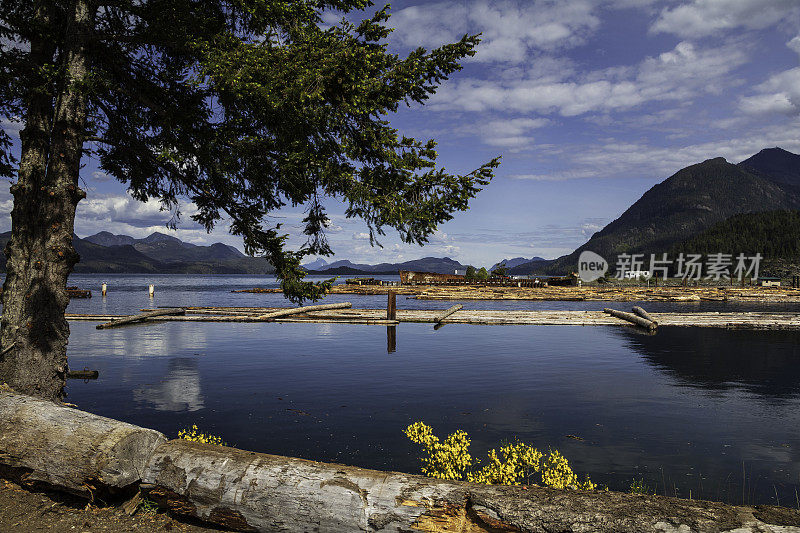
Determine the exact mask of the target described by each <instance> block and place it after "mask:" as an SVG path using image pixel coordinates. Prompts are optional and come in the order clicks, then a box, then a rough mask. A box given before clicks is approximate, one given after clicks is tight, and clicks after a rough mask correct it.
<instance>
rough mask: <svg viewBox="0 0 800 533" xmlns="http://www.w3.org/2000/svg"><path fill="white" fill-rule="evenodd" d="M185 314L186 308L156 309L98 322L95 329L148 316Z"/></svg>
mask: <svg viewBox="0 0 800 533" xmlns="http://www.w3.org/2000/svg"><path fill="white" fill-rule="evenodd" d="M185 314H186V310H185V309H182V308H168V309H156V310H155V311H147V312H146V313H141V314H138V315H133V316H128V317H125V318H119V319H117V320H112V321H111V322H106V323H105V324H98V325H97V326H96V328H97V329H108V328H116V327H119V326H124V325H126V324H133V323H134V322H140V321H142V320H146V319H148V318H152V317H156V316H167V315H169V316H174V315H185Z"/></svg>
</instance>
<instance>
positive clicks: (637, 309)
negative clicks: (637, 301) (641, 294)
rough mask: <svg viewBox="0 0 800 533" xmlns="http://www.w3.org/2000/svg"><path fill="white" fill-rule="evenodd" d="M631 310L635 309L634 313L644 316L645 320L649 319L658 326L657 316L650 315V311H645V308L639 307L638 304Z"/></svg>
mask: <svg viewBox="0 0 800 533" xmlns="http://www.w3.org/2000/svg"><path fill="white" fill-rule="evenodd" d="M631 311H633V314H635V315H639V316H640V317H642V318H644V319H645V320H649V321H650V322H652V323H653V324H655V325H656V326H658V321H657V320H656V319H655V318H653V317H652V316H651V315H650V313H648V312H647V311H645V310H644V309H643V308H641V307H639V306H638V305H637V306H635V307H633V308H632V309H631Z"/></svg>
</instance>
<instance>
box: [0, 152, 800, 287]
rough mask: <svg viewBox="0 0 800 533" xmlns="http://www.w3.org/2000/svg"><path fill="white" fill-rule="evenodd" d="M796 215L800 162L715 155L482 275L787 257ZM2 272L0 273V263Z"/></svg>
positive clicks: (170, 245) (362, 267) (115, 246)
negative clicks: (596, 260)
mask: <svg viewBox="0 0 800 533" xmlns="http://www.w3.org/2000/svg"><path fill="white" fill-rule="evenodd" d="M797 210H800V155H797V154H793V153H791V152H788V151H786V150H783V149H781V148H769V149H765V150H762V151H761V152H759V153H758V154H756V155H754V156H752V157H750V158H748V159H746V160H744V161H742V162H741V163H739V164H732V163H729V162H728V161H726V160H725V159H723V158H721V157H718V158H714V159H708V160H706V161H703V162H702V163H697V164H695V165H691V166H688V167H686V168H684V169H681V170H679V171H678V172H676V173H675V174H673V175H672V176H670V177H669V178H667V179H666V180H664V181H662V182H661V183H659V184H657V185H655V186H653V187H652V188H651V189H650V190H648V191H647V192H645V193H644V194H643V195H642V197H641V198H639V200H637V201H636V202H634V204H633V205H631V206H630V207H629V208H628V209H627V210H626V211H625V212H624V213H622V215H620V217H619V218H617V219H616V220H614V221H613V222H611V223H610V224H608V225H607V226H606V227H604V228H603V229H601V230H600V231H598V232H596V233H595V234H594V235H592V237H591V238H590V239H589V240H588V241H587V242H586V243H585V244H583V245H582V246H579V247H578V248H577V249H576V250H575V251H574V252H572V253H570V254H568V255H565V256H562V257H559V258H557V259H554V260H547V259H543V258H541V257H533V258H531V259H527V258H524V257H515V258H511V259H504V260H502V261H499V262H497V263H495V264H494V265H493V266H492V268H491V269H490V270H494V269H495V268H497V267H498V266H500V264H503V263H505V265H506V268H507V269H508V271H509V273H511V274H531V273H540V274H563V273H565V272H570V271H575V270H576V267H577V260H578V256H579V255H580V253H581V252H582V251H584V250H591V251H593V252H596V253H599V254H600V255H601V256H603V257H604V258H606V259H607V260H608V261H609V262H610V263H611V264H612V265H613V264H614V263H615V260H616V256H617V255H619V254H621V253H629V254H633V253H642V254H646V256H647V255H648V254H650V253H659V254H660V253H664V252H674V251H676V250H678V248H680V249H683V248H685V247H686V246H691V245H698V244H700V243H704V245H705V246H710V245H712V244H715V243H720V244H722V243H725V244H726V245H727V246H734V244H735V243H738V242H740V241H741V243H742V244H745V243H746V244H747V247H749V248H751V247H752V246H753V243H754V242H759V239H761V240H763V239H770V238H771V236H776V237H775V238H774V239H772V240H776V239H777V240H776V242H775V243H768V242H766V241H765V248H764V249H767V248H769V249H770V250H776V251H781V253H784V255H785V253H790V252H791V250H793V249H794V248H793V246H794V244H792V243H793V242H794V241H792V239H791V236H790V238H789V239H788V241H787V238H785V236H783V235H780V232H781V230H780V228H781V227H782V226H781V224H784V225H785V224H787V223H791V224H795V222H796V219H795V218H792V217H793V216H794V215H793V214H791V211H797ZM768 212H776V213H778V214H774V215H765V216H762V217H754V218H752V220H751V219H749V218H747V216H748V215H749V214H752V213H756V214H757V213H768ZM781 212H783V213H786V212H789V214H781ZM737 217H738V218H737ZM742 217H744V218H742ZM787 217H788V218H787ZM747 224H753V225H756V226H757V227H758V228H759V230H758V231H759V232H760V233H755V232H751V233H752V234H751V233H748V234H747V235H748V237H747V238H748V239H749V240H742V239H741V238H740V239H739V240H736V239H735V238H734V237H736V236H737V235H739V236H741V234H742V233H743V231H742V228H744V227H748V226H747ZM791 224H790V225H791ZM783 227H785V226H783ZM785 231H789V229H788V228H787V229H786V230H785ZM703 232H707V233H706V234H704V233H703ZM731 233H735V234H736V235H732V234H731ZM726 235H727V236H726ZM695 237H696V238H695ZM9 238H10V232H7V233H2V234H0V247H3V246H5V243H6V242H7V241H8V239H9ZM693 238H695V240H692V239H693ZM754 239H755V240H754ZM777 241H780V242H777ZM789 241H791V242H789ZM74 245H75V249H76V250H77V252H78V253H79V254H80V256H81V260H80V262H79V263H78V264H76V265H75V271H76V272H130V273H146V272H163V273H184V274H195V273H196V274H208V273H215V274H239V273H242V274H269V273H273V272H274V269H273V267H272V266H271V265H270V264H269V263H268V262H267V261H266V260H265V259H263V258H254V257H248V256H246V255H244V254H243V253H242V252H240V251H239V250H237V249H236V248H234V247H232V246H228V245H225V244H222V243H215V244H212V245H210V246H198V245H195V244H191V243H187V242H183V241H181V240H180V239H177V238H175V237H172V236H170V235H165V234H163V233H158V232H156V233H153V234H151V235H149V236H147V237H145V238H143V239H136V238H134V237H130V236H128V235H114V234H112V233H109V232H107V231H102V232H100V233H97V234H95V235H91V236H89V237H86V238H83V239H81V238H78V237H77V236H75V238H74ZM741 251H742V252H749V251H751V250H741ZM303 267H304V268H305V269H306V270H307V271H309V273H312V274H315V273H316V274H326V275H327V274H331V275H337V274H345V275H347V274H396V273H397V271H398V270H417V271H427V272H441V273H453V272H454V271H455V270H464V269H466V268H467V265H463V264H461V263H459V262H458V261H455V260H453V259H450V258H448V257H443V258H438V257H424V258H422V259H417V260H413V261H404V262H401V263H379V264H377V265H369V264H363V263H353V262H351V261H349V260H346V259H344V260H339V261H334V262H332V263H328V262H327V261H326V260H325V259H321V258H320V259H317V260H315V261H312V262H310V263H307V264H305V265H303ZM0 268H2V270H1V271H4V270H5V264H4V262H3V264H0Z"/></svg>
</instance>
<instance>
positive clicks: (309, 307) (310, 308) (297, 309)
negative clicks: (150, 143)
mask: <svg viewBox="0 0 800 533" xmlns="http://www.w3.org/2000/svg"><path fill="white" fill-rule="evenodd" d="M351 307H353V304H351V303H350V302H342V303H340V304H322V305H307V306H305V307H292V308H290V309H281V310H280V311H273V312H271V313H267V314H264V315H259V316H257V317H256V320H269V319H271V318H280V317H282V316H289V315H299V314H300V313H308V312H311V311H327V310H329V309H349V308H351Z"/></svg>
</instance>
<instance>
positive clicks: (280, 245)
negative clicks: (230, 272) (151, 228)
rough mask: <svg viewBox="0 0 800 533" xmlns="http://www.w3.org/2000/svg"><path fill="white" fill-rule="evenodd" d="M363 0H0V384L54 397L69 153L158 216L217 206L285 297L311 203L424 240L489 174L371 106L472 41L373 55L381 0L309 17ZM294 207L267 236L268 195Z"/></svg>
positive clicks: (414, 97)
mask: <svg viewBox="0 0 800 533" xmlns="http://www.w3.org/2000/svg"><path fill="white" fill-rule="evenodd" d="M370 5H372V4H371V2H370V1H368V0H294V1H290V2H286V1H279V0H234V1H233V2H217V1H212V0H115V1H113V2H111V1H106V0H3V1H2V3H0V115H2V117H3V118H5V119H12V120H20V121H22V122H23V123H24V129H23V130H22V132H21V134H20V140H21V155H20V159H19V161H14V160H13V158H12V157H11V155H10V154H9V152H8V148H9V146H10V139H9V138H8V136H7V135H6V134H5V133H4V132H0V148H5V150H2V152H3V153H2V156H0V173H1V174H2V175H3V176H7V177H11V176H13V175H14V174H16V182H15V183H14V184H13V185H12V187H11V192H12V194H13V196H14V208H13V211H12V213H11V217H12V237H11V240H10V241H9V244H8V245H7V247H6V249H5V254H6V258H7V276H6V281H5V285H4V291H3V322H2V331H0V346H2V349H3V351H4V352H6V351H7V352H6V353H5V355H4V356H3V358H2V359H0V382H2V381H5V382H7V383H8V384H9V385H11V386H12V387H14V388H16V389H18V390H20V391H22V392H26V393H30V394H36V395H39V396H42V397H46V398H53V399H57V398H61V397H62V394H63V385H64V375H65V372H66V370H67V361H66V343H67V338H68V335H69V327H68V325H67V322H66V320H65V319H64V310H65V308H66V306H67V302H68V298H67V293H66V290H65V286H66V280H67V276H68V275H69V273H70V272H71V271H72V268H73V266H74V264H75V263H76V262H77V261H78V256H77V254H76V253H75V250H74V248H73V246H72V232H73V226H74V218H75V209H76V205H77V203H78V202H79V201H80V200H81V199H82V198H84V197H85V193H84V191H82V190H81V189H80V188H79V173H80V168H81V164H82V162H83V161H84V160H85V158H88V157H94V158H95V159H96V160H97V161H98V163H99V166H100V168H101V169H102V170H103V171H104V172H106V173H108V174H109V175H111V176H113V177H114V178H116V179H117V180H119V181H121V182H122V183H125V184H126V185H127V186H128V188H129V191H130V193H131V194H132V195H133V196H134V197H135V198H136V199H138V200H141V201H146V200H149V199H158V200H159V201H160V202H161V203H162V205H163V206H164V207H165V208H167V209H171V210H173V211H174V212H175V214H176V215H179V213H178V212H177V207H178V205H179V204H178V201H179V199H180V198H188V199H190V200H191V201H192V202H193V203H194V204H195V205H196V206H197V212H196V213H195V214H193V215H192V216H191V218H192V219H194V220H195V221H196V222H198V223H200V224H202V225H203V226H204V227H205V228H207V229H208V230H210V229H211V228H212V227H213V226H214V225H215V224H216V223H217V222H219V221H220V220H222V219H228V220H229V221H230V223H231V231H232V232H233V233H234V234H235V235H240V236H241V237H242V238H243V240H244V245H245V249H246V251H247V252H248V253H250V254H254V255H264V256H266V257H267V258H268V259H269V261H270V262H271V263H272V264H273V265H274V266H275V268H276V270H277V275H278V276H279V277H280V279H281V286H282V288H283V291H284V294H285V295H286V296H287V297H289V298H290V299H292V300H293V301H295V302H300V301H302V300H303V299H306V298H311V299H316V298H319V297H320V296H322V295H323V294H324V293H325V291H326V290H327V289H328V288H329V284H326V283H322V284H313V283H309V282H306V281H303V272H302V270H301V269H300V268H299V264H300V261H301V259H302V258H303V257H304V255H306V254H318V255H326V254H330V253H331V250H330V248H329V246H328V244H327V242H326V239H325V226H326V224H327V223H328V217H327V215H326V211H325V208H324V199H325V198H326V197H333V198H337V199H339V200H341V201H343V202H344V203H345V204H346V206H347V208H346V214H347V216H348V217H359V218H361V219H363V220H364V221H366V223H367V225H368V227H369V232H370V237H371V239H372V240H373V241H374V239H375V237H377V236H380V235H382V234H383V232H384V229H385V228H387V227H390V228H395V229H396V230H397V231H398V232H399V234H400V237H401V238H402V240H403V241H405V242H407V243H419V244H422V243H425V242H426V240H427V238H428V236H429V235H430V234H431V233H432V232H433V231H434V230H435V229H436V227H437V225H438V224H440V223H441V222H444V221H446V220H448V219H450V218H451V217H452V213H453V212H454V211H458V210H464V209H466V208H467V203H468V201H469V200H470V199H471V198H472V197H474V196H475V194H476V193H477V192H478V191H479V190H480V188H481V187H482V186H484V185H486V184H487V183H488V182H489V180H490V179H491V176H492V172H493V169H494V168H495V167H496V166H497V164H498V161H497V160H493V161H490V162H488V163H486V164H484V165H482V166H480V167H479V168H478V169H476V170H475V171H474V172H471V173H469V174H465V175H453V174H449V173H447V172H446V171H444V170H442V169H440V168H436V165H435V160H436V155H437V154H436V150H435V146H436V144H435V142H434V141H432V140H428V141H419V140H416V139H412V138H408V137H404V136H402V135H399V133H398V132H397V130H395V129H394V128H392V127H391V125H390V124H389V122H388V121H387V117H388V116H389V115H390V114H391V113H393V112H395V111H397V109H398V107H399V106H400V105H402V104H412V103H422V102H424V101H425V100H426V99H427V98H428V97H429V95H430V94H431V93H433V92H434V91H435V89H436V87H437V85H438V84H439V83H441V82H442V81H443V80H445V79H447V78H448V76H449V75H450V74H452V73H453V72H455V71H457V70H458V69H459V68H460V65H459V61H461V60H462V59H463V58H465V57H468V56H471V55H473V54H474V47H475V45H476V44H477V43H478V37H477V36H464V37H463V38H462V39H461V40H459V41H458V42H456V43H453V44H448V45H445V46H442V47H441V48H438V49H435V50H431V51H426V50H424V49H422V48H419V49H417V50H414V51H413V52H411V53H410V54H409V55H408V56H407V57H399V56H397V55H395V54H392V53H390V52H388V50H387V48H386V43H385V39H386V37H387V36H388V34H389V32H390V30H389V29H388V27H387V26H386V24H385V23H386V21H387V20H388V18H389V15H388V12H387V9H386V8H384V9H380V10H378V11H377V12H376V13H375V14H374V15H373V16H371V17H370V18H368V19H366V20H364V21H363V22H361V23H359V24H352V23H350V22H346V21H344V20H343V21H342V22H340V23H338V24H336V25H334V26H327V25H324V24H323V23H322V17H321V15H322V12H323V10H325V9H335V10H338V11H341V12H345V13H347V12H350V11H353V10H359V9H363V8H366V7H369V6H370ZM287 205H289V206H304V207H305V208H306V212H307V215H306V217H305V219H304V221H303V222H304V230H303V232H304V234H305V235H306V236H307V238H308V242H307V243H306V245H305V246H304V247H303V248H302V249H300V250H296V251H290V250H286V249H285V246H284V245H285V243H286V238H287V236H286V234H285V232H284V230H283V229H282V228H281V225H280V224H276V223H271V222H265V220H266V218H265V217H267V216H268V215H269V214H270V213H273V212H275V211H276V210H279V209H280V208H281V207H284V206H287Z"/></svg>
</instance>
